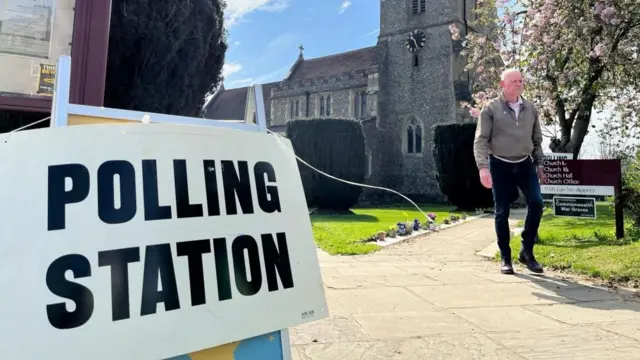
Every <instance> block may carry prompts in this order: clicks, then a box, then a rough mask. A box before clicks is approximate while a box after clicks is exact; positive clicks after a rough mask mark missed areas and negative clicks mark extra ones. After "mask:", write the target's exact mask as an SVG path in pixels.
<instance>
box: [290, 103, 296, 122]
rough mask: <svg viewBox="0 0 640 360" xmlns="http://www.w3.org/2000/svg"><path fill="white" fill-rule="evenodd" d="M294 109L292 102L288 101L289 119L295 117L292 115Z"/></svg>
mask: <svg viewBox="0 0 640 360" xmlns="http://www.w3.org/2000/svg"><path fill="white" fill-rule="evenodd" d="M294 110H295V107H294V105H293V100H291V101H289V119H293V118H294V117H295V113H294Z"/></svg>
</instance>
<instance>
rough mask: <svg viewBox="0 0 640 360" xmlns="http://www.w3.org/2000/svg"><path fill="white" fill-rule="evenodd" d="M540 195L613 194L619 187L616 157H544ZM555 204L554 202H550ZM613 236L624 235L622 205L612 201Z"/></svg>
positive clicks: (618, 169) (618, 168) (615, 194)
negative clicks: (579, 158)
mask: <svg viewBox="0 0 640 360" xmlns="http://www.w3.org/2000/svg"><path fill="white" fill-rule="evenodd" d="M543 171H544V175H545V179H544V183H543V184H541V186H540V188H541V189H540V190H541V191H542V193H543V194H554V195H561V196H571V195H573V196H577V195H583V196H590V197H594V196H617V195H618V194H620V192H621V190H622V173H621V171H622V168H621V163H620V160H544V168H543ZM554 203H555V201H554ZM615 218H616V237H617V238H618V239H620V238H622V237H624V216H623V210H622V204H621V203H620V202H619V201H616V203H615Z"/></svg>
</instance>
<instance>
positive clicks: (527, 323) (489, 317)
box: [452, 306, 568, 332]
mask: <svg viewBox="0 0 640 360" xmlns="http://www.w3.org/2000/svg"><path fill="white" fill-rule="evenodd" d="M452 312H453V313H455V314H456V315H458V316H460V317H462V318H464V319H465V320H467V321H469V322H471V323H473V324H475V325H477V326H478V327H480V328H481V329H484V330H486V331H514V332H515V331H534V330H540V329H559V328H566V327H568V325H566V324H563V323H561V322H559V321H556V320H553V319H550V318H548V317H545V316H542V315H538V314H536V313H534V312H532V311H528V310H526V309H525V308H524V307H521V306H503V307H484V308H482V309H478V308H470V309H454V310H452Z"/></svg>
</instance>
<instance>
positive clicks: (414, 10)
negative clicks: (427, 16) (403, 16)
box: [411, 0, 418, 15]
mask: <svg viewBox="0 0 640 360" xmlns="http://www.w3.org/2000/svg"><path fill="white" fill-rule="evenodd" d="M412 2H413V4H411V5H412V6H411V9H412V10H413V15H416V14H418V0H412Z"/></svg>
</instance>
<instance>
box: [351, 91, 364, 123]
mask: <svg viewBox="0 0 640 360" xmlns="http://www.w3.org/2000/svg"><path fill="white" fill-rule="evenodd" d="M353 109H354V115H355V117H356V119H363V118H365V117H367V92H366V91H358V92H357V93H356V96H355V97H354V104H353Z"/></svg>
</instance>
